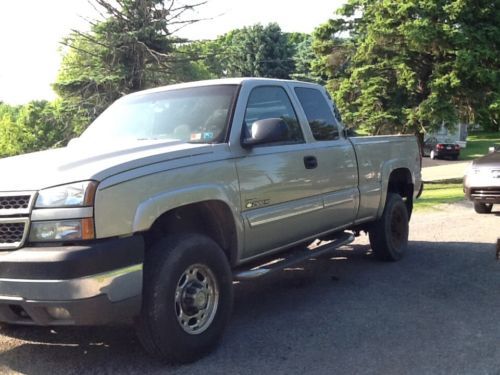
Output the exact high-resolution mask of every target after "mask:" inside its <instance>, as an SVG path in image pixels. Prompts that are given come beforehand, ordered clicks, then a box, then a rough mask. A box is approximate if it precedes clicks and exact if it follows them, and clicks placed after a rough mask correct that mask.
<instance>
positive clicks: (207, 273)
mask: <svg viewBox="0 0 500 375" xmlns="http://www.w3.org/2000/svg"><path fill="white" fill-rule="evenodd" d="M232 301H233V287H232V274H231V269H230V267H229V262H228V260H227V258H226V255H225V254H224V252H223V251H222V250H221V248H220V247H219V246H218V245H217V244H216V243H215V242H214V241H213V240H211V239H210V238H208V237H205V236H202V235H199V234H189V235H188V234H183V235H175V236H169V237H165V238H163V239H162V240H160V241H159V242H158V243H157V244H156V245H154V246H153V247H152V248H151V249H150V250H149V251H148V253H147V256H146V261H145V264H144V288H143V303H142V312H141V315H140V317H139V318H138V320H137V322H136V323H137V324H136V328H137V334H138V336H139V339H140V340H141V343H142V344H143V346H144V348H145V349H146V351H147V352H149V353H150V354H151V355H153V356H155V357H157V358H160V359H161V360H163V361H165V362H167V363H172V364H175V363H188V362H192V361H194V360H196V359H199V358H201V357H202V356H204V355H205V354H207V353H209V352H210V351H211V350H213V349H214V348H215V346H216V345H217V343H218V341H219V339H220V338H221V336H222V333H223V331H224V328H225V327H226V325H227V322H228V320H229V316H230V313H231V308H232Z"/></svg>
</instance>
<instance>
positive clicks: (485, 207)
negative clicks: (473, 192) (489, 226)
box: [474, 202, 493, 214]
mask: <svg viewBox="0 0 500 375" xmlns="http://www.w3.org/2000/svg"><path fill="white" fill-rule="evenodd" d="M492 209H493V204H492V203H479V202H474V210H475V211H476V212H477V213H478V214H489V213H490V212H491V210H492Z"/></svg>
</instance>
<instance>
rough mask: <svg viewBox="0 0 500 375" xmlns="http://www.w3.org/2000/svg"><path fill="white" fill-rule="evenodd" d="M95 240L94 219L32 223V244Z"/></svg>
mask: <svg viewBox="0 0 500 375" xmlns="http://www.w3.org/2000/svg"><path fill="white" fill-rule="evenodd" d="M94 238H95V235H94V220H93V219H92V218H85V219H76V220H60V221H37V222H33V223H31V230H30V241H31V242H44V241H74V240H92V239H94Z"/></svg>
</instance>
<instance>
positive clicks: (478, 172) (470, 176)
mask: <svg viewBox="0 0 500 375" xmlns="http://www.w3.org/2000/svg"><path fill="white" fill-rule="evenodd" d="M464 192H465V197H466V198H467V199H469V200H471V201H472V202H474V209H475V210H476V212H477V213H480V214H486V213H490V212H491V209H492V208H493V204H500V149H499V151H494V152H492V153H490V154H488V155H486V156H483V157H482V158H479V159H476V160H474V161H473V162H472V164H471V166H470V167H469V169H468V170H467V172H466V173H465V177H464Z"/></svg>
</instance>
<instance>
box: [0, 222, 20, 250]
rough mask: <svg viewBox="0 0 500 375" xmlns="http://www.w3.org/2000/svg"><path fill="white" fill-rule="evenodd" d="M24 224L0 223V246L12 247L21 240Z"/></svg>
mask: <svg viewBox="0 0 500 375" xmlns="http://www.w3.org/2000/svg"><path fill="white" fill-rule="evenodd" d="M25 225H26V224H25V223H0V244H7V245H12V244H15V243H18V242H21V241H22V240H23V235H24V229H25V228H24V227H25Z"/></svg>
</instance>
